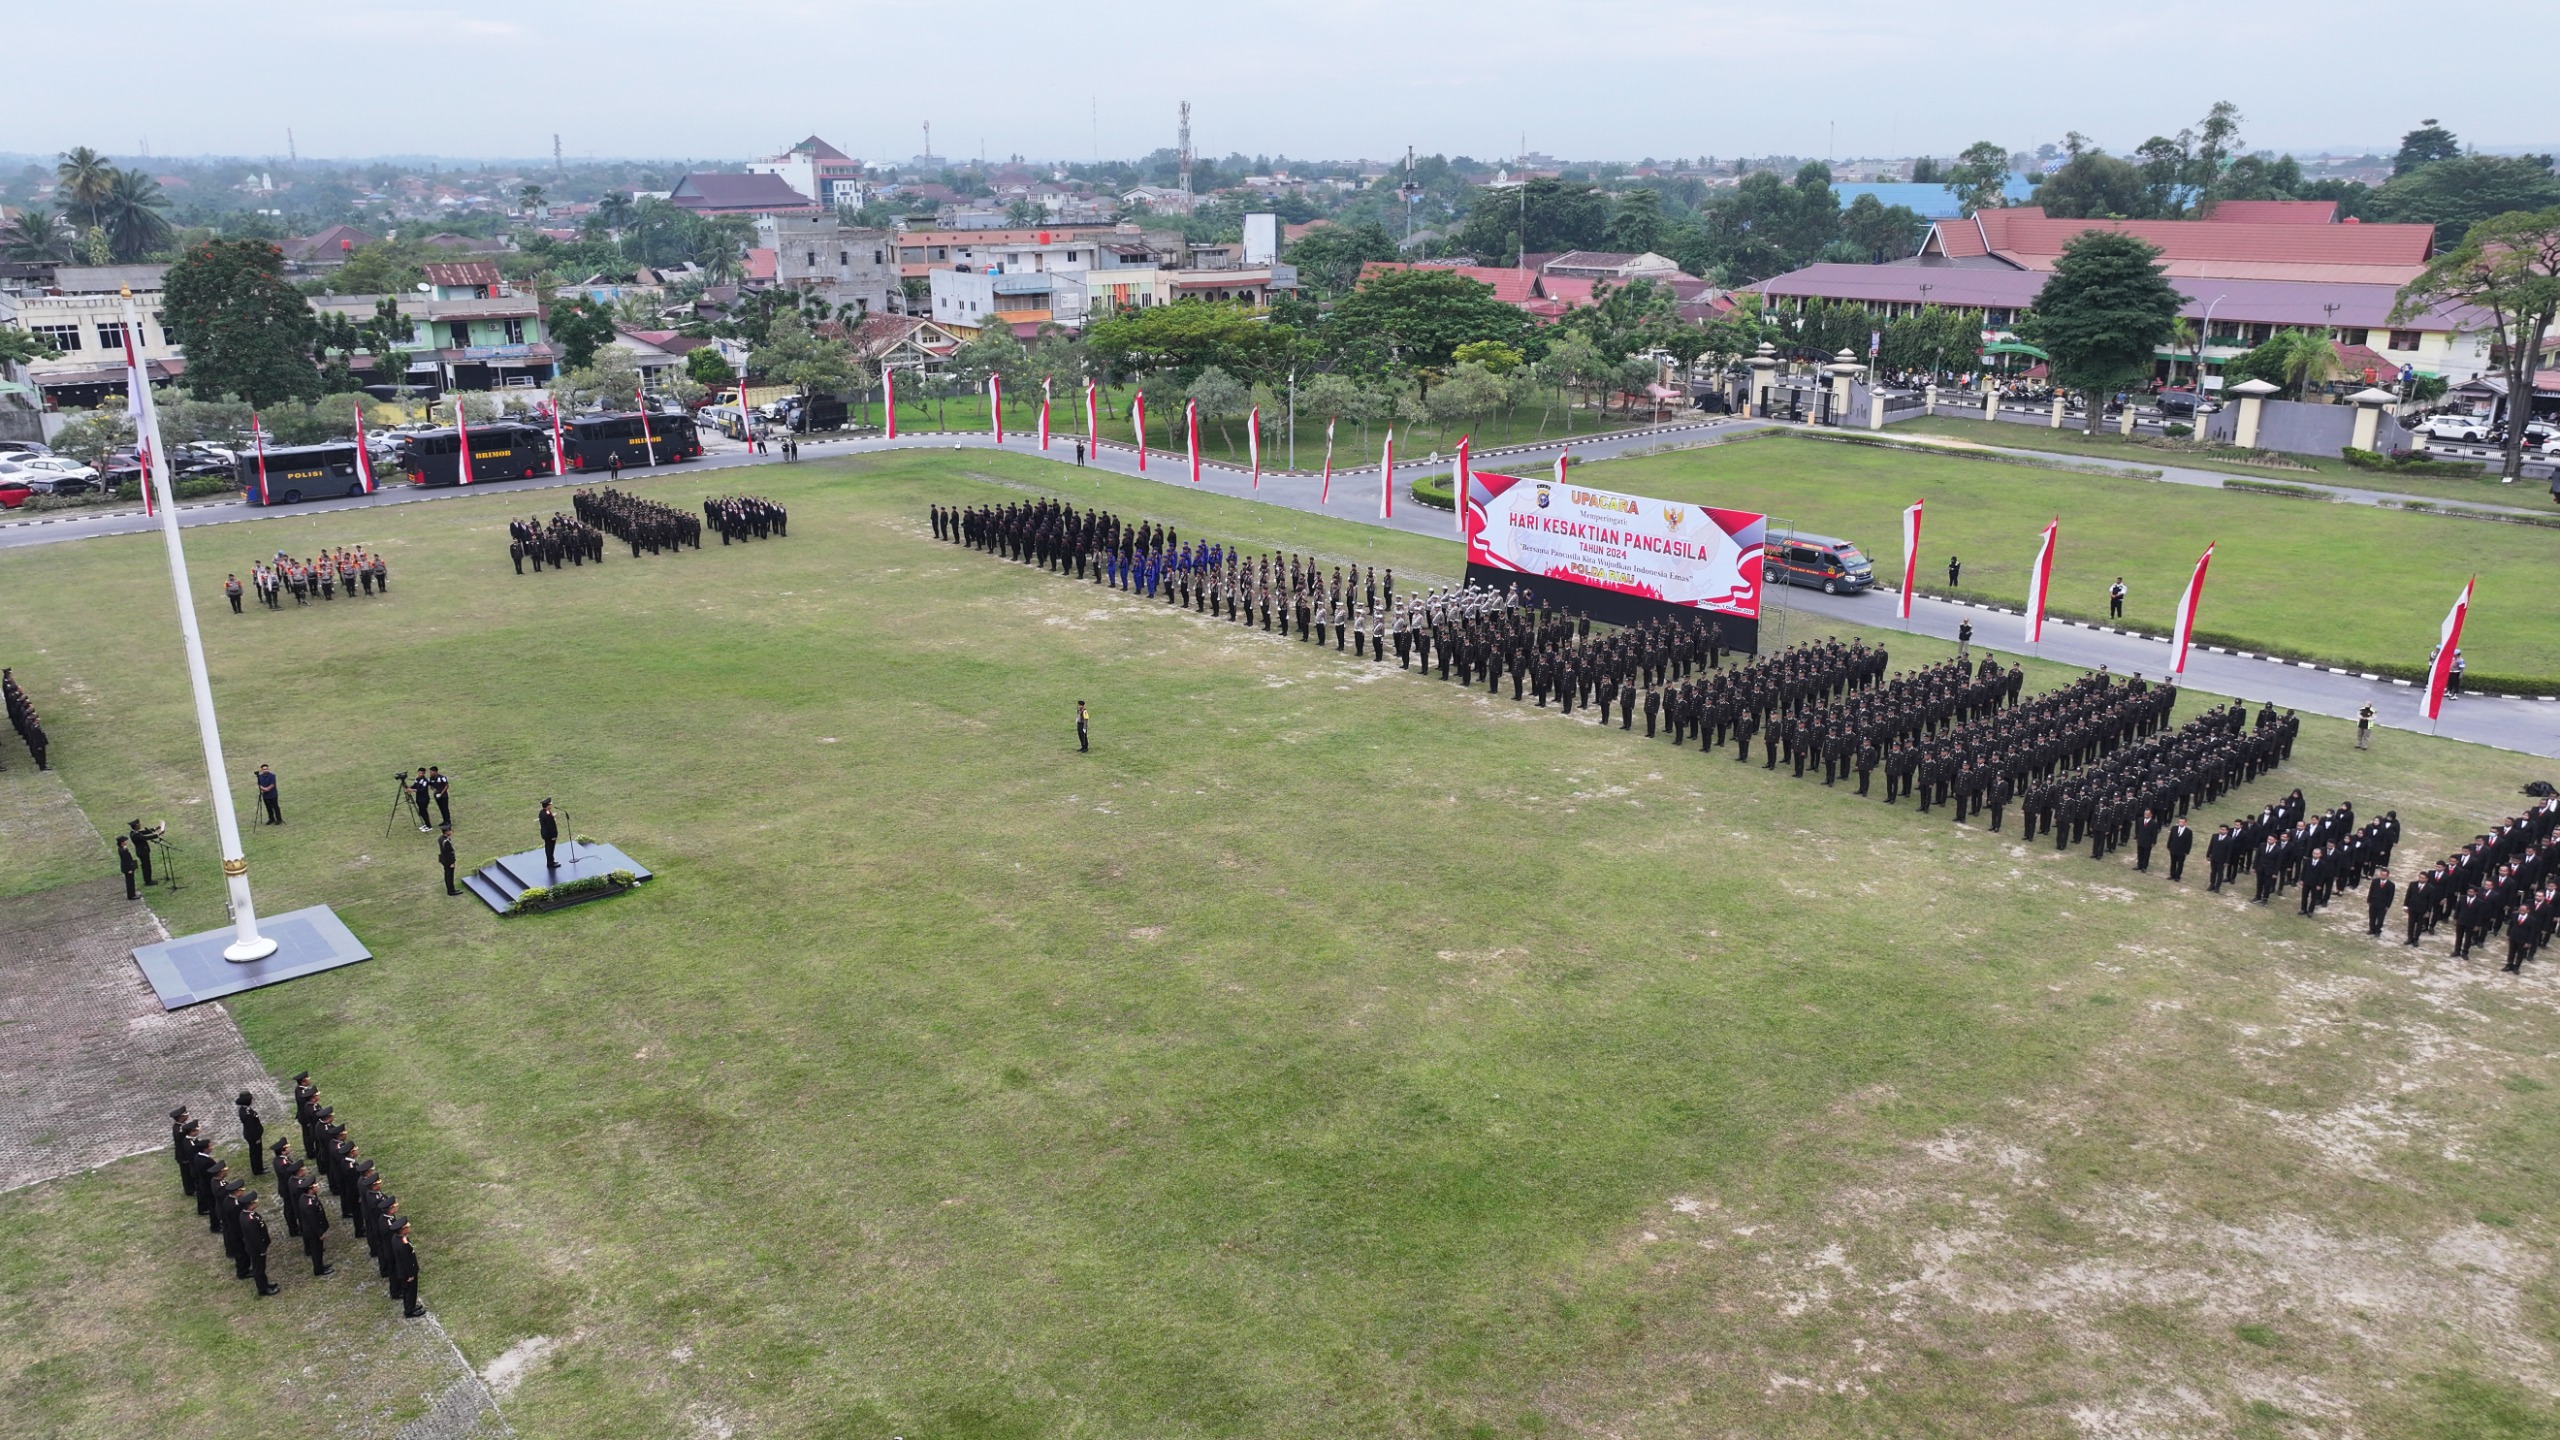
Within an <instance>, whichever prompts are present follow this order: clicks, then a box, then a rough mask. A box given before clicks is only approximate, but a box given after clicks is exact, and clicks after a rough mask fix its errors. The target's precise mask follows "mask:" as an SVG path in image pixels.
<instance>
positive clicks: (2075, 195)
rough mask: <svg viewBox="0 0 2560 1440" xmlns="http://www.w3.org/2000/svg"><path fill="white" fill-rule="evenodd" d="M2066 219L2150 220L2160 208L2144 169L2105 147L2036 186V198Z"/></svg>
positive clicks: (2047, 210) (2075, 160) (2047, 209)
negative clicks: (2144, 176) (2122, 158)
mask: <svg viewBox="0 0 2560 1440" xmlns="http://www.w3.org/2000/svg"><path fill="white" fill-rule="evenodd" d="M2035 203H2037V204H2038V205H2041V206H2043V207H2044V211H2045V213H2046V214H2048V215H2053V216H2057V217H2060V218H2062V219H2066V220H2148V219H2151V218H2153V217H2155V216H2157V215H2158V214H2159V213H2160V211H2159V210H2158V209H2157V208H2156V204H2157V202H2156V201H2155V199H2154V198H2153V194H2152V191H2151V188H2150V187H2149V186H2148V185H2147V184H2146V183H2145V182H2144V179H2143V172H2142V170H2141V169H2140V168H2139V167H2137V166H2136V165H2134V164H2133V163H2132V162H2131V161H2127V160H2119V159H2117V158H2116V157H2115V156H2113V155H2110V154H2108V153H2107V152H2105V151H2104V150H2091V151H2088V152H2086V153H2084V154H2081V155H2077V156H2074V157H2072V159H2071V160H2069V161H2068V162H2066V163H2065V164H2064V165H2063V167H2062V168H2061V169H2059V170H2056V171H2054V172H2053V173H2052V174H2050V175H2047V176H2045V178H2044V179H2043V180H2042V181H2040V182H2039V183H2038V184H2037V185H2036V201H2035Z"/></svg>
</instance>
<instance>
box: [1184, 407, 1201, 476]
mask: <svg viewBox="0 0 2560 1440" xmlns="http://www.w3.org/2000/svg"><path fill="white" fill-rule="evenodd" d="M1182 435H1183V440H1182V443H1183V445H1184V447H1185V448H1186V449H1188V450H1189V451H1190V453H1191V483H1192V484H1194V485H1197V484H1199V483H1200V402H1199V401H1197V400H1185V401H1183V402H1182Z"/></svg>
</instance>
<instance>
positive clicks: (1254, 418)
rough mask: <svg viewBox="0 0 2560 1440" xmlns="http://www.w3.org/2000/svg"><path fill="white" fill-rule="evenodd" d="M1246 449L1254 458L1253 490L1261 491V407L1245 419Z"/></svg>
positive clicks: (1256, 408)
mask: <svg viewBox="0 0 2560 1440" xmlns="http://www.w3.org/2000/svg"><path fill="white" fill-rule="evenodd" d="M1244 448H1245V452H1246V453H1247V454H1248V455H1250V456H1252V457H1253V488H1254V489H1256V490H1259V489H1261V488H1262V407H1261V406H1259V405H1256V406H1254V407H1253V413H1252V414H1250V415H1247V416H1245V417H1244Z"/></svg>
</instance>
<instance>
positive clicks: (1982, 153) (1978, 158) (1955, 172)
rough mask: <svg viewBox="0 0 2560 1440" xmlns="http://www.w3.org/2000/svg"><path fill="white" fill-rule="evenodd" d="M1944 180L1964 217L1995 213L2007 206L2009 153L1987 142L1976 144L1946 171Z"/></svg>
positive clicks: (1959, 156) (1981, 141)
mask: <svg viewBox="0 0 2560 1440" xmlns="http://www.w3.org/2000/svg"><path fill="white" fill-rule="evenodd" d="M1946 179H1947V188H1948V189H1950V190H1953V191H1954V192H1956V204H1957V205H1958V206H1960V207H1961V208H1962V209H1963V211H1964V213H1965V214H1967V215H1970V214H1972V213H1973V212H1975V211H1976V210H1996V209H1998V208H2000V207H2001V206H2002V205H2005V204H2007V203H2008V188H2009V152H2008V151H2006V150H2003V149H2001V148H2000V147H1999V146H1997V145H1994V144H1992V143H1991V142H1990V141H1988V140H1976V141H1975V142H1973V143H1972V144H1970V145H1967V146H1966V147H1964V153H1963V154H1961V155H1958V156H1957V157H1956V163H1955V164H1953V165H1951V166H1949V167H1948V168H1947V176H1946Z"/></svg>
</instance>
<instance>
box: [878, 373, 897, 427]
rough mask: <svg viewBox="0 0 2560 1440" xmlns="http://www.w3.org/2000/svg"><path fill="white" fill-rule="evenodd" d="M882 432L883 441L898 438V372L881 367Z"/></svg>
mask: <svg viewBox="0 0 2560 1440" xmlns="http://www.w3.org/2000/svg"><path fill="white" fill-rule="evenodd" d="M880 431H881V437H882V438H883V439H888V440H895V439H897V438H898V372H897V371H896V370H894V369H892V368H890V367H889V366H886V365H883V366H881V367H880Z"/></svg>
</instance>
